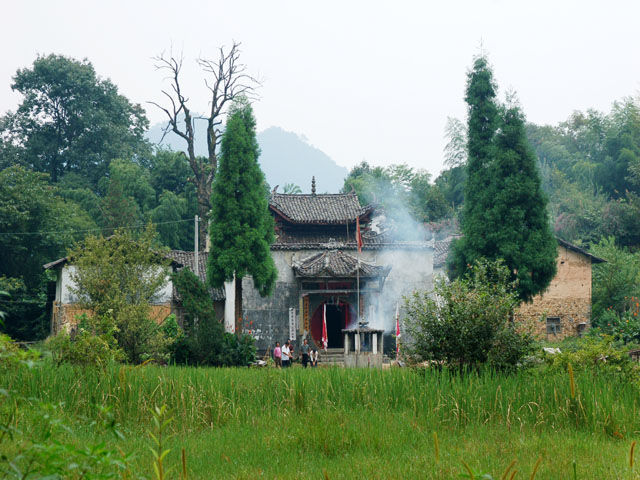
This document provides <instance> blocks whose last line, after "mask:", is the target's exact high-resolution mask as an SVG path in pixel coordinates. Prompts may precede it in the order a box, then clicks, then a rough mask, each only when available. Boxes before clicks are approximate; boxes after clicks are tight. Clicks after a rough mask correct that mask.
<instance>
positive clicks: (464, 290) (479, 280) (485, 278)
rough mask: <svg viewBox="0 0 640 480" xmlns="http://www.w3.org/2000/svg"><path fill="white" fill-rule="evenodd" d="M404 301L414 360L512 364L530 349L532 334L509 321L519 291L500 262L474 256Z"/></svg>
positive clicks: (469, 363) (409, 346)
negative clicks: (465, 266)
mask: <svg viewBox="0 0 640 480" xmlns="http://www.w3.org/2000/svg"><path fill="white" fill-rule="evenodd" d="M434 293H435V295H434ZM405 302H406V303H405V305H406V309H407V317H408V321H407V328H408V330H409V334H410V337H411V343H410V344H409V345H408V347H407V348H408V352H409V354H410V355H411V356H412V357H413V358H414V359H415V360H417V361H425V360H427V361H429V360H435V361H438V362H442V361H444V362H446V363H447V364H449V365H452V366H461V367H462V366H471V367H478V366H480V365H482V364H485V363H487V362H488V363H489V364H491V366H493V367H496V368H500V369H512V368H514V367H515V366H516V365H517V364H518V362H520V361H521V360H522V358H523V357H524V356H525V355H526V354H527V353H529V351H530V349H531V344H532V339H531V338H530V337H529V336H528V335H526V334H523V333H519V332H517V331H516V330H515V329H514V325H513V322H511V321H510V318H511V315H512V312H513V310H514V308H515V307H516V306H517V304H518V294H517V291H516V289H515V285H514V284H513V283H512V281H511V278H510V272H509V269H508V268H507V267H506V266H505V265H504V264H503V263H502V262H500V261H496V262H488V261H486V260H482V261H478V262H477V263H475V264H474V265H473V268H472V269H471V270H469V271H468V275H466V276H464V277H461V278H457V279H455V280H454V281H452V282H447V281H446V280H445V279H444V278H442V277H440V278H438V279H436V282H435V287H434V291H433V292H426V291H425V292H415V293H414V294H413V295H412V296H411V297H408V298H407V299H406V301H405Z"/></svg>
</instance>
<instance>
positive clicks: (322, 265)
mask: <svg viewBox="0 0 640 480" xmlns="http://www.w3.org/2000/svg"><path fill="white" fill-rule="evenodd" d="M390 270H391V267H383V266H378V265H373V264H371V263H367V262H363V261H362V260H361V261H360V262H358V259H357V258H355V257H353V256H351V255H349V254H348V253H344V252H342V251H340V250H328V251H325V252H320V253H316V254H314V255H311V256H309V257H307V258H305V259H303V260H301V261H300V262H294V264H293V271H294V273H295V274H296V276H298V277H307V278H310V277H313V278H352V277H356V276H357V275H358V274H359V275H360V277H362V278H375V277H386V276H387V275H388V274H389V271H390Z"/></svg>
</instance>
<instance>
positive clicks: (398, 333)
mask: <svg viewBox="0 0 640 480" xmlns="http://www.w3.org/2000/svg"><path fill="white" fill-rule="evenodd" d="M399 338H400V304H399V303H396V356H397V355H398V354H399V353H400V342H398V339H399Z"/></svg>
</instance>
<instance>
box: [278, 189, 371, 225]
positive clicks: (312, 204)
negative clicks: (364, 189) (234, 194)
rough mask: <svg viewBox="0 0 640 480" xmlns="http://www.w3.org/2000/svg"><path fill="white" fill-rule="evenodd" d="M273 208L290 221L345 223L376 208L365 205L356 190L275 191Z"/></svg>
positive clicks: (320, 223)
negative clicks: (351, 191)
mask: <svg viewBox="0 0 640 480" xmlns="http://www.w3.org/2000/svg"><path fill="white" fill-rule="evenodd" d="M269 208H270V209H271V210H272V211H274V212H276V213H278V214H280V215H281V216H282V217H284V218H285V220H287V221H288V222H290V223H302V224H319V225H329V224H345V223H351V222H355V221H356V218H358V217H360V216H362V215H364V214H366V213H368V212H370V211H372V210H373V207H372V206H369V207H361V206H360V202H358V197H357V196H356V194H355V193H335V194H333V193H332V194H318V195H314V194H284V193H272V194H271V198H270V199H269Z"/></svg>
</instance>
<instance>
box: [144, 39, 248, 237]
mask: <svg viewBox="0 0 640 480" xmlns="http://www.w3.org/2000/svg"><path fill="white" fill-rule="evenodd" d="M218 54H219V55H218V58H217V59H216V60H210V59H207V58H202V57H201V58H199V59H197V63H198V65H199V66H200V68H201V69H202V71H203V72H204V73H205V78H204V83H205V86H206V87H207V89H208V90H209V92H210V94H211V97H210V101H209V104H210V108H209V112H208V114H207V115H206V116H200V115H197V114H196V115H195V116H194V115H193V113H192V111H191V109H190V108H189V106H188V105H187V103H188V102H189V98H188V97H186V96H185V94H184V93H183V92H182V89H181V87H180V72H181V70H182V62H183V57H182V55H180V56H179V57H176V56H174V55H173V54H172V53H170V54H168V55H165V54H164V53H163V54H161V55H159V56H157V57H154V61H155V67H156V70H160V71H162V72H166V73H167V77H166V80H167V81H168V82H169V86H170V88H169V89H168V90H162V94H163V95H164V96H165V97H166V99H167V100H166V102H165V104H164V105H162V104H160V103H157V102H149V103H150V104H152V105H155V106H156V107H158V108H159V109H160V110H162V111H163V112H164V113H165V114H166V116H167V119H168V122H167V125H166V127H165V128H164V133H163V137H162V138H163V139H164V136H165V135H167V133H169V132H173V133H175V134H176V135H178V136H179V137H180V138H182V139H184V141H185V142H186V144H187V145H186V146H187V148H186V152H183V154H184V155H185V157H186V159H187V160H188V162H189V166H190V167H191V170H192V171H193V177H190V179H189V180H190V181H191V182H192V183H193V184H194V185H195V187H196V192H197V199H198V215H199V216H200V218H201V219H202V222H201V223H200V231H199V237H200V248H203V246H204V242H205V241H206V231H207V225H208V221H207V220H208V218H209V211H210V210H211V184H212V183H213V179H214V177H215V174H216V169H217V167H218V146H219V144H220V140H221V138H222V123H223V120H224V117H225V115H226V112H227V107H228V106H229V105H230V104H231V103H232V102H233V100H234V99H237V98H239V97H247V98H249V99H252V98H254V97H255V90H256V88H257V87H259V86H260V82H259V81H258V80H257V79H256V78H254V77H252V76H251V75H249V74H248V73H247V67H246V65H244V64H243V63H241V62H240V43H237V42H233V45H232V46H231V48H230V49H229V51H228V52H225V49H224V47H221V48H220V50H219V52H218ZM196 120H203V121H206V122H207V130H206V136H207V151H208V156H207V157H206V158H205V157H198V156H196V153H195V121H196Z"/></svg>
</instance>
